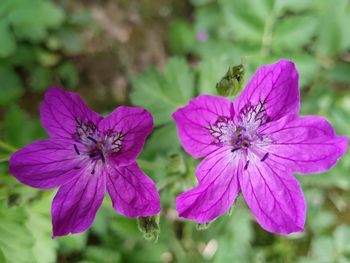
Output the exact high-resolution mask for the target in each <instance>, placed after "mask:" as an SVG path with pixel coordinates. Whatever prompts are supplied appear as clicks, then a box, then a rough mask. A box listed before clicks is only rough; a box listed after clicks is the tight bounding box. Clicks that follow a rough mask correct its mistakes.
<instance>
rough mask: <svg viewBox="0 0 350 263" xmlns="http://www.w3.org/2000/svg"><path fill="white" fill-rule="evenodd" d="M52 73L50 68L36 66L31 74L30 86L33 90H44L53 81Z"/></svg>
mask: <svg viewBox="0 0 350 263" xmlns="http://www.w3.org/2000/svg"><path fill="white" fill-rule="evenodd" d="M51 80H52V73H51V70H50V69H49V68H45V67H40V66H37V67H35V68H34V69H33V70H32V72H31V74H30V88H31V89H32V90H33V91H44V90H46V89H47V88H48V87H49V86H50V83H51Z"/></svg>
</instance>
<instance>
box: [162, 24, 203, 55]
mask: <svg viewBox="0 0 350 263" xmlns="http://www.w3.org/2000/svg"><path fill="white" fill-rule="evenodd" d="M168 39H169V41H168V42H169V46H170V49H171V51H172V52H173V53H174V54H176V55H181V54H186V53H189V52H190V51H191V50H192V48H193V47H194V46H195V45H196V34H195V31H194V29H193V28H192V27H191V25H189V24H188V23H187V22H186V21H183V20H176V21H174V22H173V23H172V24H171V25H170V28H169V33H168Z"/></svg>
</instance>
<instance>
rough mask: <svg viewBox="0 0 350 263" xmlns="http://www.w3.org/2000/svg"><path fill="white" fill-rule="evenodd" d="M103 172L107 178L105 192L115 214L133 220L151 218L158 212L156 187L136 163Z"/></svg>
mask: <svg viewBox="0 0 350 263" xmlns="http://www.w3.org/2000/svg"><path fill="white" fill-rule="evenodd" d="M104 172H105V173H106V177H107V190H108V193H109V195H110V197H111V199H112V202H113V208H114V209H115V210H116V212H117V213H119V214H122V215H124V216H127V217H130V218H134V217H139V216H152V215H155V214H157V213H158V212H159V211H160V199H159V194H158V192H157V189H156V186H155V185H154V183H153V181H152V180H151V179H150V178H149V177H148V176H147V175H145V174H144V173H143V171H142V170H141V169H140V168H139V166H138V165H137V163H133V164H131V165H129V166H123V167H110V169H108V170H107V169H106V170H105V171H104Z"/></svg>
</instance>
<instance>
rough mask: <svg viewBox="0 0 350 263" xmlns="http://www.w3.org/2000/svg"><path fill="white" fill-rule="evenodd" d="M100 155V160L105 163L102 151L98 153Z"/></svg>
mask: <svg viewBox="0 0 350 263" xmlns="http://www.w3.org/2000/svg"><path fill="white" fill-rule="evenodd" d="M100 156H101V160H102V162H103V163H105V162H106V159H105V156H104V155H103V153H100Z"/></svg>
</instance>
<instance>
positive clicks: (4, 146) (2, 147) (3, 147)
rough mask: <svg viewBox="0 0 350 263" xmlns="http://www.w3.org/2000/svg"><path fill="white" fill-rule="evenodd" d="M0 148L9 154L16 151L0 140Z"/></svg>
mask: <svg viewBox="0 0 350 263" xmlns="http://www.w3.org/2000/svg"><path fill="white" fill-rule="evenodd" d="M0 148H1V149H3V150H5V151H8V152H11V153H13V152H15V151H17V149H16V148H15V147H14V146H12V145H10V144H8V143H6V142H4V141H2V140H0Z"/></svg>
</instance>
